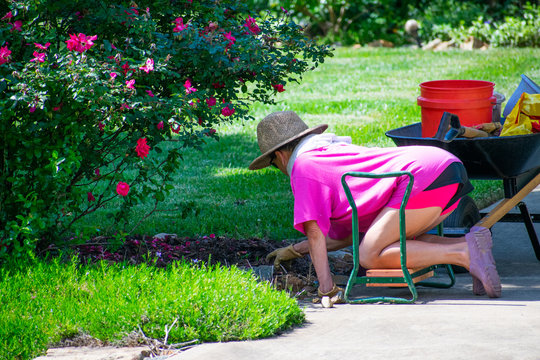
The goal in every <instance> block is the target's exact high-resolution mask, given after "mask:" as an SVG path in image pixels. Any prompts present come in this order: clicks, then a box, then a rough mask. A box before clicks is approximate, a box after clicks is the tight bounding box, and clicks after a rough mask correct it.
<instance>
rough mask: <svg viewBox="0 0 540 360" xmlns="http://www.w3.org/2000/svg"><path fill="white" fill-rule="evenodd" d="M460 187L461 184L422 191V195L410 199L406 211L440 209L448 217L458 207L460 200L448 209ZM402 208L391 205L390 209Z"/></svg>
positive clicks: (397, 205) (398, 205)
mask: <svg viewBox="0 0 540 360" xmlns="http://www.w3.org/2000/svg"><path fill="white" fill-rule="evenodd" d="M458 186H459V184H450V185H446V186H442V187H440V188H437V189H433V190H425V191H422V192H421V193H420V194H418V195H416V196H413V197H411V198H409V201H408V202H407V206H405V209H408V210H411V209H425V208H428V207H440V208H441V209H443V211H442V212H441V215H446V214H448V213H450V212H452V211H454V210H455V209H456V208H457V207H458V204H459V200H458V201H456V202H455V203H453V204H452V205H451V206H449V207H448V208H446V207H447V205H448V202H450V200H451V199H452V197H454V195H455V194H456V191H457V189H458ZM400 206H401V203H399V204H395V205H390V206H389V207H391V208H394V209H399V207H400Z"/></svg>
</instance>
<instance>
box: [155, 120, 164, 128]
mask: <svg viewBox="0 0 540 360" xmlns="http://www.w3.org/2000/svg"><path fill="white" fill-rule="evenodd" d="M156 127H157V128H158V130H162V129H163V120H162V121H160V122H159V123H158V124H157V126H156Z"/></svg>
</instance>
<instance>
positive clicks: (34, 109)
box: [28, 105, 36, 113]
mask: <svg viewBox="0 0 540 360" xmlns="http://www.w3.org/2000/svg"><path fill="white" fill-rule="evenodd" d="M28 111H29V112H30V113H33V112H34V111H36V106H35V105H33V106H30V109H29V110H28Z"/></svg>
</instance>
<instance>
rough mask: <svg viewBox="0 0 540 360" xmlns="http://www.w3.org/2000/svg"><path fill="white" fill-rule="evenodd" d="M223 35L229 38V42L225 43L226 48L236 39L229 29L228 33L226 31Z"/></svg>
mask: <svg viewBox="0 0 540 360" xmlns="http://www.w3.org/2000/svg"><path fill="white" fill-rule="evenodd" d="M223 36H224V37H225V39H227V40H229V43H228V44H227V47H228V48H230V47H231V46H233V45H234V42H235V41H236V38H235V37H234V36H232V35H231V32H230V31H229V32H228V33H226V34H225V35H223Z"/></svg>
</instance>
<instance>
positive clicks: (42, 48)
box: [34, 42, 51, 50]
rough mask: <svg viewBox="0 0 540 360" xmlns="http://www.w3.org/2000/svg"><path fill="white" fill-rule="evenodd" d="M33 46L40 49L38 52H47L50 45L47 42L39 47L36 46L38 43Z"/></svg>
mask: <svg viewBox="0 0 540 360" xmlns="http://www.w3.org/2000/svg"><path fill="white" fill-rule="evenodd" d="M34 45H35V46H36V47H37V48H38V49H40V50H47V49H48V48H49V46H51V43H50V42H48V43H46V44H45V45H41V44H38V43H34Z"/></svg>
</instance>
